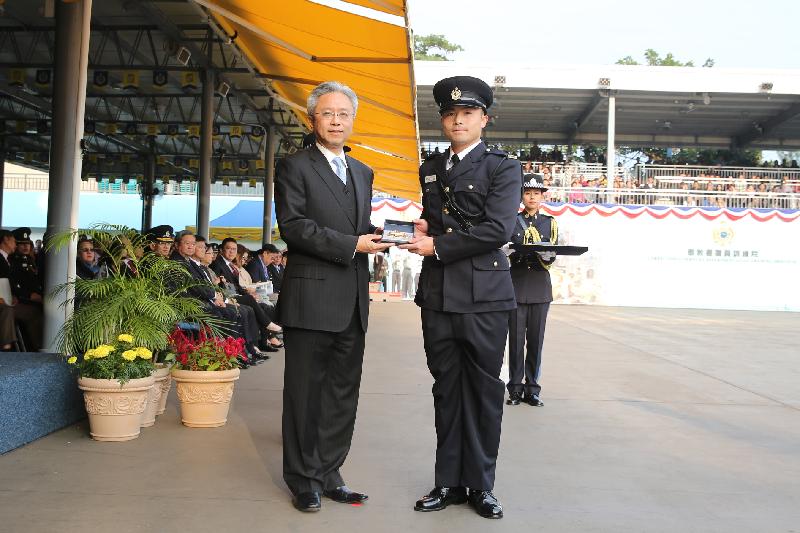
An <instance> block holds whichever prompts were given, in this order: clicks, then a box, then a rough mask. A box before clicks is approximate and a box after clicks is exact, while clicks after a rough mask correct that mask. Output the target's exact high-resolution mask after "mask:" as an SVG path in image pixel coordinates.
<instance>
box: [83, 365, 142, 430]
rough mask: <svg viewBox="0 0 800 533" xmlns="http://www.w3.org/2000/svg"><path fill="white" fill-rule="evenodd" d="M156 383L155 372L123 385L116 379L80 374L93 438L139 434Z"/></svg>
mask: <svg viewBox="0 0 800 533" xmlns="http://www.w3.org/2000/svg"><path fill="white" fill-rule="evenodd" d="M153 383H155V378H153V376H150V377H147V378H141V379H132V380H130V381H128V382H127V383H125V384H124V385H122V386H120V384H119V381H117V380H115V379H92V378H79V379H78V387H79V388H80V389H81V390H82V391H83V400H84V402H85V404H86V412H87V413H88V414H89V434H90V435H91V436H92V438H93V439H94V440H101V441H125V440H132V439H135V438H136V437H138V436H139V427H140V425H141V421H142V413H143V412H144V409H145V406H146V404H147V397H148V394H149V393H150V389H152V388H153Z"/></svg>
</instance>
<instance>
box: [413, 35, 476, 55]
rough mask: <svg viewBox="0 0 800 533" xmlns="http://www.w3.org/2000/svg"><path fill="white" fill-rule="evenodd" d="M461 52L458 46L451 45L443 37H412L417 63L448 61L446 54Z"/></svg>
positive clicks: (461, 49)
mask: <svg viewBox="0 0 800 533" xmlns="http://www.w3.org/2000/svg"><path fill="white" fill-rule="evenodd" d="M463 51H464V49H463V48H462V47H461V46H460V45H457V44H455V43H451V42H450V41H448V40H447V39H446V38H445V36H444V35H437V34H431V35H415V36H414V59H415V60H417V61H450V59H449V58H448V57H447V54H452V53H454V52H463Z"/></svg>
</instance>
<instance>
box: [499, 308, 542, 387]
mask: <svg viewBox="0 0 800 533" xmlns="http://www.w3.org/2000/svg"><path fill="white" fill-rule="evenodd" d="M549 309H550V302H545V303H539V304H521V303H518V304H517V308H516V309H515V310H513V311H511V312H510V314H509V319H508V331H509V339H508V378H509V379H508V392H525V393H526V394H535V395H537V396H538V395H539V393H540V392H541V391H542V387H541V386H540V385H539V371H540V370H541V367H542V345H543V344H544V329H545V325H546V323H547V311H548V310H549ZM526 344H527V346H528V356H527V357H525V345H526ZM523 375H524V377H525V384H524V386H523V383H522V378H523Z"/></svg>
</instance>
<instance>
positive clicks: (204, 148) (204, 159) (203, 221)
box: [197, 69, 216, 238]
mask: <svg viewBox="0 0 800 533" xmlns="http://www.w3.org/2000/svg"><path fill="white" fill-rule="evenodd" d="M215 80H216V76H215V75H214V71H213V70H211V69H206V70H204V71H203V95H202V96H201V102H200V175H199V176H198V178H197V233H198V234H199V235H202V236H204V237H206V238H208V237H209V233H208V230H209V212H210V209H211V174H212V173H213V170H212V168H213V167H212V163H213V161H212V157H213V155H214V154H213V151H214V143H213V134H214V132H213V130H214V82H215Z"/></svg>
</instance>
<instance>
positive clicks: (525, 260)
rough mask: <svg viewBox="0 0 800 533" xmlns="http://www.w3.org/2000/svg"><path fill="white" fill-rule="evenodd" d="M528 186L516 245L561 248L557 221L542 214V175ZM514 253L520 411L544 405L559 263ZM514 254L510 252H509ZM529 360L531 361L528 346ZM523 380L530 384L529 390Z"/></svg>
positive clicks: (513, 386) (512, 331)
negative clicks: (553, 276) (545, 349)
mask: <svg viewBox="0 0 800 533" xmlns="http://www.w3.org/2000/svg"><path fill="white" fill-rule="evenodd" d="M524 179H525V182H524V183H523V185H522V204H523V207H524V210H523V211H522V212H521V213H519V214H518V215H517V220H516V225H515V226H514V234H513V235H512V237H511V244H512V245H520V244H522V245H531V244H534V243H544V242H549V243H551V244H557V243H558V224H556V219H555V218H553V217H551V216H549V215H545V214H543V213H540V212H539V205H540V204H541V202H542V201H544V196H543V195H544V193H545V191H547V187H545V186H544V176H543V175H542V174H527V175H526V176H525V178H524ZM518 248H519V250H517V251H513V252H511V255H510V256H509V259H510V261H511V279H512V280H513V282H514V292H515V294H516V296H517V309H516V310H515V311H512V312H511V313H510V315H509V324H508V325H509V341H508V342H509V344H508V359H509V361H508V373H509V380H508V385H507V387H508V395H509V396H508V400H507V401H506V403H507V404H508V405H519V404H520V401H523V402H525V403H527V404H528V405H531V406H534V407H540V406H542V405H544V404H543V403H542V402H541V401H540V400H539V393H540V392H541V390H542V388H541V386H540V385H539V383H538V379H539V368H540V367H541V364H542V343H543V341H544V328H545V323H546V322H547V311H548V310H549V308H550V302H552V301H553V287H552V285H551V284H550V272H549V270H550V266H551V265H552V264H553V262H554V261H555V259H556V252H553V251H543V252H541V251H535V250H531V251H523V250H522V248H521V247H518ZM509 251H510V250H509ZM526 342H527V345H528V356H527V358H526V357H525V344H526ZM523 377H524V379H525V383H524V384H523Z"/></svg>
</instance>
